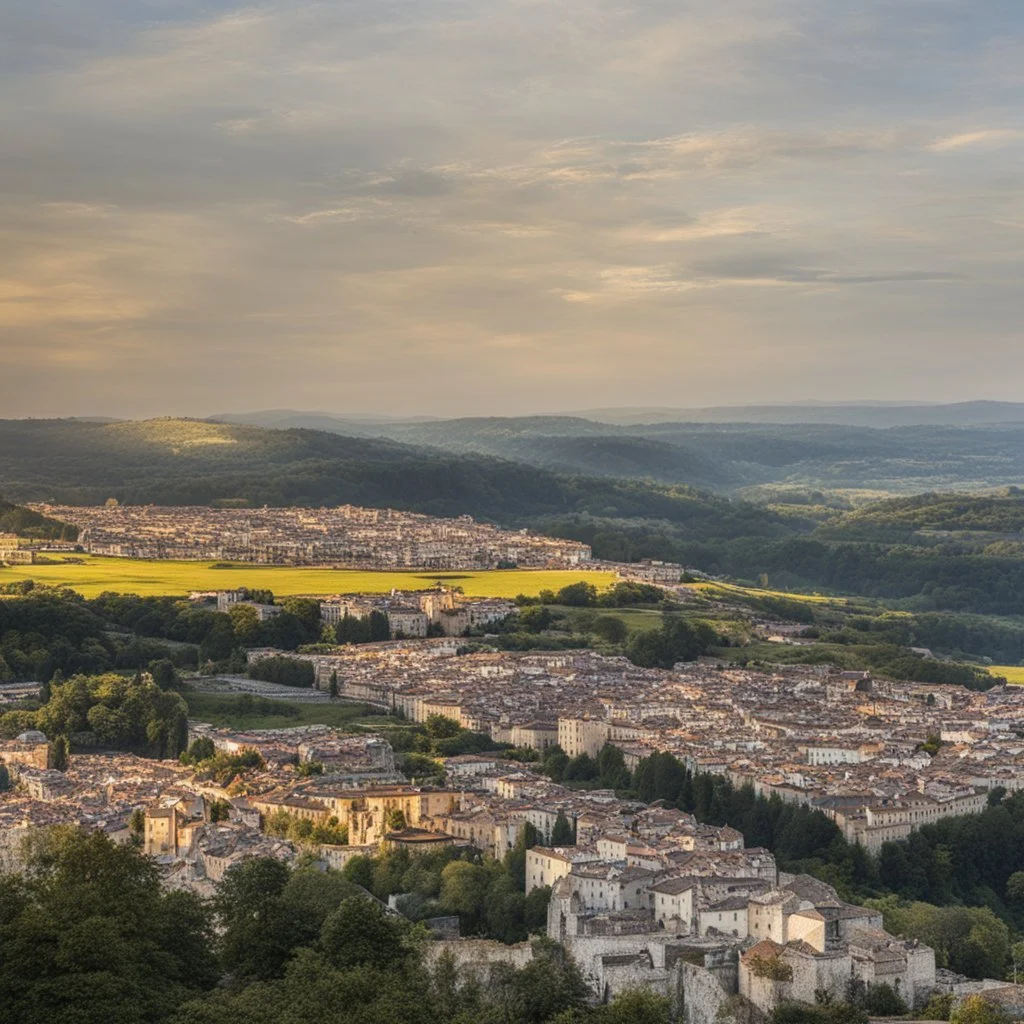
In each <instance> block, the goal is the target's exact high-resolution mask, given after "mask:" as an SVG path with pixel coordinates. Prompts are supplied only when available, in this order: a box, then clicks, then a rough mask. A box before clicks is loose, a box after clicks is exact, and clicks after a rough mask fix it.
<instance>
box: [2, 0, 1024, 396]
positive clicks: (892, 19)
mask: <svg viewBox="0 0 1024 1024" xmlns="http://www.w3.org/2000/svg"><path fill="white" fill-rule="evenodd" d="M1022 29H1024V5H1022V4H1021V3H1020V2H1019V0H970V2H966V0H862V2H856V3H851V2H849V0H726V2H723V3H716V4H712V3H708V2H692V0H654V2H650V3H642V4H641V3H627V4H623V3H611V2H604V0H561V2H558V3H552V2H550V0H547V2H534V0H490V2H483V0H476V2H469V0H416V2H410V0H405V2H392V0H373V2H369V0H350V2H325V3H307V2H302V0H299V2H296V3H289V4H267V5H254V6H236V5H235V4H233V3H224V2H222V0H210V2H207V3H202V4H200V3H193V2H189V0H150V2H145V0H91V2H90V3H87V4H86V3H80V2H72V0H34V2H33V3H21V4H6V5H2V6H0V138H2V140H3V142H2V145H0V406H2V410H3V411H2V412H0V415H3V416H42V415H91V414H107V415H114V416H120V415H123V416H144V415H157V414H185V415H205V414H211V413H215V412H221V411H228V410H240V409H253V408H260V407H282V406H286V407H291V408H316V409H325V410H330V411H336V412H343V413H346V412H347V413H391V414H417V413H427V414H433V415H456V414H481V413H483V414H514V413H522V412H547V411H557V410H565V409H572V408H583V407H593V406H615V405H619V406H621V405H631V406H636V405H663V406H664V405H678V406H697V405H714V404H727V403H728V404H732V403H739V402H758V403H760V402H768V401H792V400H801V399H821V400H843V399H902V398H906V399H918V400H920V399H929V400H938V401H952V400H958V399H966V398H1002V399H1014V398H1021V397H1024V396H1022V395H1021V393H1020V382H1021V380H1022V378H1024V338H1022V329H1021V328H1022V323H1024V297H1022V293H1024V289H1022V288H1021V284H1020V282H1021V279H1022V270H1024V160H1022V157H1024V103H1022V101H1024V35H1022Z"/></svg>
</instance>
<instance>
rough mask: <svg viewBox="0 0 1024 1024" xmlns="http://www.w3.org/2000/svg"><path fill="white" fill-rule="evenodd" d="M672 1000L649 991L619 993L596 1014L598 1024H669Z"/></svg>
mask: <svg viewBox="0 0 1024 1024" xmlns="http://www.w3.org/2000/svg"><path fill="white" fill-rule="evenodd" d="M671 1020H672V1000H671V999H669V998H668V996H661V995H658V994H657V993H656V992H652V991H651V990H650V989H645V988H631V989H626V990H625V991H624V992H620V993H619V994H618V995H616V996H615V998H614V999H613V1000H612V1001H611V1002H610V1003H609V1004H608V1005H607V1006H602V1007H601V1009H600V1010H599V1011H598V1013H597V1022H598V1024H670V1022H671Z"/></svg>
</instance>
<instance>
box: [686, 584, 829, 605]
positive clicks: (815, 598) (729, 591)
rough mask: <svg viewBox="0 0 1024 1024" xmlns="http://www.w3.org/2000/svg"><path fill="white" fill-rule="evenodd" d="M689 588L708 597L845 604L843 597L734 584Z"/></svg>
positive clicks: (697, 585)
mask: <svg viewBox="0 0 1024 1024" xmlns="http://www.w3.org/2000/svg"><path fill="white" fill-rule="evenodd" d="M690 586H691V588H692V589H693V590H695V591H697V592H698V593H702V594H706V595H707V596H709V597H725V598H728V597H732V596H743V597H783V598H786V599H788V600H790V601H807V602H808V603H810V604H846V603H848V599H847V598H845V597H829V596H827V595H825V594H800V593H793V592H791V591H789V590H762V589H761V588H760V587H741V586H739V585H738V584H736V583H718V582H715V583H693V584H691V585H690Z"/></svg>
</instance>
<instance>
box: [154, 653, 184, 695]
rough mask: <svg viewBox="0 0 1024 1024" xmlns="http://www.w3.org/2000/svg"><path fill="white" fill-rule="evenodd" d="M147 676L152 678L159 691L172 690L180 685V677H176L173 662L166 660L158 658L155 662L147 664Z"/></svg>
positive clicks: (176, 671)
mask: <svg viewBox="0 0 1024 1024" xmlns="http://www.w3.org/2000/svg"><path fill="white" fill-rule="evenodd" d="M149 674H150V675H151V676H152V677H153V682H154V683H156V685H157V686H159V687H160V689H161V690H173V689H174V688H175V687H178V686H180V685H181V676H179V675H178V670H177V669H176V668H175V667H174V662H173V661H171V660H169V659H168V658H158V659H157V660H156V661H151V662H150V663H149Z"/></svg>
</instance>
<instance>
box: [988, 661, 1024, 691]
mask: <svg viewBox="0 0 1024 1024" xmlns="http://www.w3.org/2000/svg"><path fill="white" fill-rule="evenodd" d="M988 670H989V672H990V673H991V674H992V675H994V676H1003V678H1004V679H1006V681H1007V682H1008V683H1013V684H1014V685H1015V686H1024V665H989V666H988Z"/></svg>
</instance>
